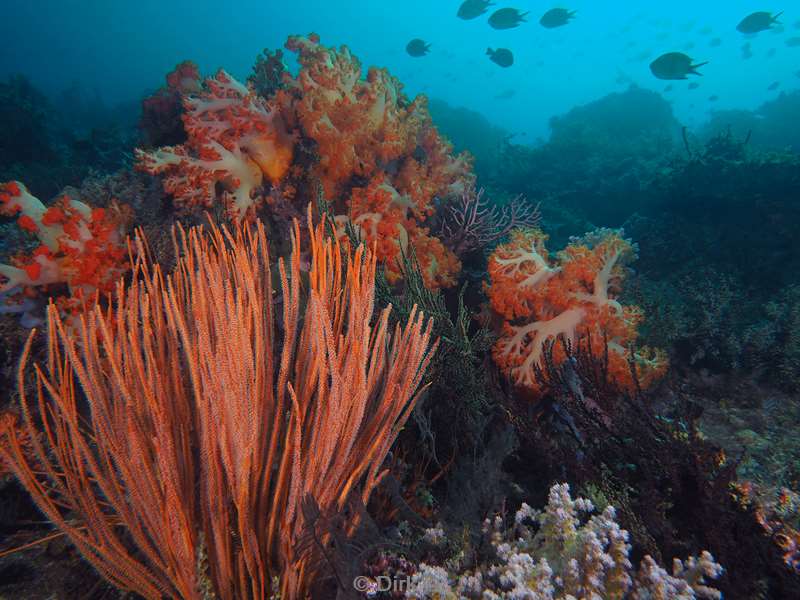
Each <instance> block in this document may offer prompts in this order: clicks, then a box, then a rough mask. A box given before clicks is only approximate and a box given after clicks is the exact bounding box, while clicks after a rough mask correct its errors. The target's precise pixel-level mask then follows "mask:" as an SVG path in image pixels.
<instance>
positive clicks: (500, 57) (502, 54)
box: [486, 48, 514, 67]
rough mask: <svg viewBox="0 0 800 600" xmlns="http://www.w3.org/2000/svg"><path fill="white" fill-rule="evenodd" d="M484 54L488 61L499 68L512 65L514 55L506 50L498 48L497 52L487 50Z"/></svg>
mask: <svg viewBox="0 0 800 600" xmlns="http://www.w3.org/2000/svg"><path fill="white" fill-rule="evenodd" d="M486 54H488V55H489V60H491V61H492V62H493V63H495V64H496V65H500V66H501V67H510V66H511V65H513V64H514V55H513V54H511V50H509V49H508V48H498V49H497V50H492V49H491V48H487V49H486Z"/></svg>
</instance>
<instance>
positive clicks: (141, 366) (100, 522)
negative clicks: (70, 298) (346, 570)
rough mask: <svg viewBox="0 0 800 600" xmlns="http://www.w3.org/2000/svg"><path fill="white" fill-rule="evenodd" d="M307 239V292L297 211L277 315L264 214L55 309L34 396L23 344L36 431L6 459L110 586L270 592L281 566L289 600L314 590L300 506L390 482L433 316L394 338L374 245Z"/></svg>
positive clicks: (412, 322) (339, 504) (12, 435)
mask: <svg viewBox="0 0 800 600" xmlns="http://www.w3.org/2000/svg"><path fill="white" fill-rule="evenodd" d="M310 216H311V215H310V212H309V219H310ZM309 230H310V237H311V261H310V262H311V267H310V271H309V273H308V290H309V291H308V294H307V297H306V299H305V301H301V296H303V295H302V294H301V291H300V290H301V287H305V285H304V283H303V281H302V280H301V270H300V248H299V238H300V231H299V226H298V224H297V222H295V225H294V229H293V232H292V245H293V251H292V254H291V257H290V259H289V261H288V264H285V263H284V262H283V260H280V261H279V262H278V271H279V278H280V281H281V290H282V309H281V310H280V312H281V315H280V317H279V316H278V315H276V314H275V306H276V303H275V302H274V300H275V299H274V297H273V295H274V294H275V293H276V291H275V290H273V288H272V283H271V282H272V277H271V271H270V259H269V255H268V250H267V240H266V235H265V231H264V227H263V226H262V224H261V223H260V222H257V223H256V224H254V225H252V226H249V227H247V228H245V227H243V226H239V227H237V228H236V229H235V230H234V231H233V232H229V231H228V230H227V229H225V228H222V229H218V228H216V227H213V226H212V227H211V232H210V234H206V233H204V232H203V231H202V230H201V229H199V228H193V229H190V230H189V231H188V233H185V232H184V231H183V230H178V232H177V234H176V240H177V242H176V243H177V249H178V250H179V251H180V256H181V257H180V258H179V259H178V264H177V267H176V269H175V271H174V272H173V273H172V274H171V275H164V274H163V273H162V272H161V270H160V268H159V266H158V265H156V266H150V265H148V264H147V263H146V262H145V261H144V260H139V262H138V263H137V265H136V269H135V272H134V278H133V282H132V283H131V284H130V286H129V287H127V288H126V287H125V286H124V284H123V283H122V282H120V283H119V284H118V289H117V297H116V303H115V305H114V306H115V307H114V308H113V309H112V310H110V311H109V312H107V313H104V312H103V311H101V310H100V309H96V310H95V311H94V312H93V313H91V314H90V315H87V316H84V317H82V319H81V327H80V330H79V331H78V332H77V333H74V332H73V330H72V329H70V328H67V327H65V325H64V324H63V322H62V321H61V319H60V318H59V316H58V314H57V312H56V311H55V310H53V309H52V307H51V309H50V314H49V317H50V318H49V320H48V338H47V339H48V350H49V358H48V361H47V364H46V365H44V366H39V365H36V366H35V367H34V372H35V375H36V398H35V399H31V398H30V397H29V392H28V391H27V390H28V388H27V386H26V384H25V381H24V379H25V372H26V368H25V364H26V362H27V359H28V356H29V354H30V350H31V345H32V343H33V339H34V336H33V335H31V337H30V338H29V340H28V343H27V344H26V347H25V351H24V354H23V358H22V361H21V366H20V370H19V375H18V378H19V390H20V395H21V409H22V410H21V412H22V421H23V424H22V432H23V433H27V436H25V437H22V436H21V434H20V429H19V428H12V427H8V428H6V429H5V430H4V431H3V438H2V441H3V443H2V444H0V454H2V457H3V459H4V460H5V461H6V462H7V463H8V464H9V465H10V466H11V468H12V469H13V471H14V473H15V475H16V476H17V477H18V478H19V480H20V481H21V483H22V485H23V486H24V487H25V488H26V489H27V490H28V491H29V492H30V494H31V495H32V497H33V499H34V501H35V502H36V504H37V505H38V506H39V508H40V509H41V510H42V512H43V513H44V514H45V515H47V517H48V518H49V519H50V520H51V521H52V522H53V523H54V524H55V525H56V526H57V527H59V528H60V529H61V530H62V531H64V532H65V533H66V534H67V535H68V536H69V538H70V539H71V540H72V542H73V543H74V544H75V545H76V547H77V548H78V549H79V550H80V552H81V553H82V554H83V556H85V557H86V558H87V560H89V562H91V564H92V565H94V567H95V568H96V569H97V570H98V571H99V572H100V573H101V574H102V575H103V576H104V577H105V578H106V579H108V580H109V581H111V582H112V583H114V584H115V585H116V586H118V587H120V588H122V589H125V590H131V591H135V592H136V593H138V594H140V595H142V596H143V597H145V598H152V599H159V598H162V597H170V598H187V599H189V598H191V599H199V598H203V597H207V596H206V595H204V594H205V592H203V591H202V590H203V589H204V587H205V588H207V587H208V586H211V591H212V593H213V594H215V595H216V597H218V598H221V599H222V600H243V599H248V598H253V599H265V598H268V597H270V593H271V590H270V587H271V583H272V582H273V579H274V578H275V577H277V578H279V580H280V587H281V594H282V595H281V597H282V598H286V599H287V600H289V599H295V598H302V597H305V595H306V593H307V591H308V586H309V584H310V582H311V581H312V580H313V579H314V578H315V575H317V573H316V569H317V568H318V565H319V564H320V562H321V561H319V560H317V559H318V558H319V557H315V556H309V555H308V554H298V551H297V548H298V539H299V538H300V537H301V535H302V534H303V532H304V522H303V517H302V513H301V511H300V504H301V501H303V499H304V498H306V497H307V495H309V494H311V495H313V498H314V499H315V500H316V502H317V503H318V504H319V506H320V508H321V509H322V510H324V511H337V510H341V509H342V508H343V507H344V505H345V502H346V501H347V499H348V497H349V496H350V495H351V494H358V495H359V496H360V499H361V500H362V501H364V502H366V500H367V499H368V498H369V496H370V493H371V492H372V491H373V489H374V488H375V486H376V485H377V484H378V482H379V481H380V480H381V478H382V476H383V475H384V471H382V470H381V465H382V463H383V462H384V459H385V457H386V455H387V453H388V451H389V448H390V446H391V444H392V442H393V440H394V439H395V437H396V435H397V433H398V431H399V430H400V428H401V427H402V426H403V424H404V423H405V421H406V419H407V418H408V417H409V414H410V412H411V410H412V408H413V406H414V403H415V401H416V398H417V396H416V391H417V389H418V388H419V385H420V382H421V379H422V377H423V374H424V371H425V369H426V367H427V365H428V362H429V360H430V357H431V354H432V353H433V352H434V351H435V344H433V347H432V345H431V340H430V335H431V333H430V332H431V323H430V322H428V324H427V326H424V325H423V320H424V319H423V316H422V315H421V314H420V313H418V312H416V311H412V315H411V316H410V317H409V320H408V322H407V324H406V326H405V327H404V328H401V327H400V326H399V325H398V326H397V327H396V328H395V330H394V333H392V332H391V331H390V330H389V324H388V318H389V312H390V310H391V309H390V308H387V309H385V310H384V311H382V312H381V313H380V315H378V317H377V320H376V321H375V322H374V324H373V321H372V314H373V295H374V275H375V264H376V257H375V255H374V253H373V252H371V251H369V250H365V249H364V247H363V246H360V247H359V248H357V249H356V250H355V252H354V253H351V254H347V258H346V260H345V259H344V258H343V257H342V255H343V252H342V248H341V247H340V246H339V245H338V243H337V242H336V241H335V240H331V239H325V238H324V237H323V230H324V229H323V226H322V225H320V226H318V227H317V228H312V227H309ZM140 245H142V243H141V242H140ZM142 254H143V253H140V256H141V255H142ZM301 307H302V308H301ZM303 310H304V315H303V316H302V317H301V312H303ZM34 405H36V408H37V409H38V415H39V416H38V417H37V416H35V415H34ZM31 444H32V446H33V449H32V452H31V451H30V449H29V448H28V447H26V445H28V446H30V445H31ZM198 565H200V566H198Z"/></svg>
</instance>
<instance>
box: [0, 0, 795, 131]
mask: <svg viewBox="0 0 800 600" xmlns="http://www.w3.org/2000/svg"><path fill="white" fill-rule="evenodd" d="M3 4H4V5H5V7H4V12H5V13H6V19H7V20H6V24H5V26H4V27H3V29H4V32H3V42H2V45H3V52H2V53H0V77H2V78H5V76H7V75H8V74H11V73H23V74H24V75H26V76H27V77H28V78H29V79H30V80H31V81H32V82H33V83H34V84H35V85H36V86H37V87H39V88H41V89H43V90H44V91H46V92H48V93H50V94H57V93H58V92H59V91H61V90H63V89H65V88H67V87H69V86H70V85H72V84H73V83H75V82H77V83H78V84H79V86H80V87H81V88H82V89H84V90H85V91H86V93H87V95H94V94H95V92H97V93H98V94H99V96H100V97H101V98H102V99H103V100H104V102H105V103H107V104H109V105H113V104H115V103H120V102H130V101H135V100H138V99H139V98H141V97H142V96H143V95H144V94H145V93H146V92H147V91H150V90H153V89H155V88H157V87H158V86H159V85H161V84H162V82H163V77H164V74H165V73H167V72H168V71H169V70H171V68H172V67H173V66H174V65H175V64H176V63H178V62H180V61H182V60H184V59H191V60H194V61H195V62H197V63H198V64H199V65H200V67H201V70H202V71H203V72H204V73H209V72H212V71H213V70H215V69H217V68H219V67H224V68H225V69H227V70H228V71H229V72H231V73H232V74H233V75H234V76H236V77H239V78H244V77H246V75H247V74H248V73H249V71H250V68H251V66H252V64H253V61H254V58H255V56H256V55H257V54H258V53H259V52H260V51H261V50H262V49H263V48H277V47H281V46H282V45H283V43H284V41H285V39H286V36H287V35H289V34H294V33H301V34H306V33H309V32H311V31H315V32H317V33H319V34H320V35H321V37H322V43H323V44H326V45H337V46H338V45H339V44H347V45H348V46H349V47H350V48H351V50H352V51H353V52H354V53H355V54H356V55H357V56H358V57H360V58H361V59H362V62H363V63H364V64H365V66H366V65H371V64H375V65H379V66H386V67H388V68H389V69H390V70H391V71H392V72H393V73H394V74H395V75H397V76H398V77H399V78H400V79H401V81H403V82H404V83H405V84H406V86H407V91H408V92H409V93H410V94H415V93H417V92H424V93H427V94H429V95H431V96H435V97H438V98H441V99H443V100H445V101H447V102H448V103H450V104H454V105H460V106H465V107H468V108H471V109H474V110H478V111H480V112H481V113H483V114H485V115H486V116H487V117H488V118H489V119H490V120H491V121H493V122H494V123H496V124H498V125H500V126H502V127H504V128H506V129H508V130H510V131H512V132H515V133H518V134H525V135H526V137H525V138H517V139H518V141H523V140H524V139H527V140H530V141H532V140H534V139H536V138H537V137H541V136H546V134H547V121H548V119H549V118H550V117H551V116H553V115H555V114H560V113H563V112H566V111H567V110H568V109H569V108H571V107H572V106H574V105H576V104H582V103H585V102H588V101H591V100H593V99H596V98H599V97H601V96H603V95H605V94H607V93H609V92H611V91H615V90H623V89H626V88H627V87H628V85H630V84H631V83H635V84H636V85H639V86H641V87H645V88H649V89H653V90H657V91H662V90H663V89H664V88H665V86H666V85H667V84H668V83H669V82H663V81H659V80H656V79H655V78H654V77H653V76H652V75H651V73H650V71H649V69H648V65H649V63H650V61H652V60H653V59H654V58H655V57H656V56H658V55H659V54H661V53H663V52H668V51H684V52H686V53H687V54H689V55H690V56H691V57H693V58H695V59H696V60H698V61H710V62H709V64H708V65H706V66H705V67H703V68H702V69H701V71H702V72H703V75H704V76H703V77H702V78H697V80H698V82H699V83H700V87H699V88H698V89H696V90H688V89H687V83H686V82H677V83H676V84H675V85H674V90H673V91H672V92H671V93H668V94H665V95H666V97H668V98H669V99H670V100H671V101H673V102H674V107H675V112H676V115H677V116H678V118H679V119H680V120H681V121H682V122H684V123H685V124H688V125H690V126H695V125H699V124H701V123H702V122H703V121H704V120H705V119H706V118H707V117H708V112H709V110H711V109H712V108H718V109H729V108H743V109H749V110H752V109H754V108H756V107H757V106H759V105H760V104H761V103H763V102H764V101H766V100H769V99H771V98H774V97H775V96H777V95H778V94H779V93H781V91H787V90H792V89H795V88H797V87H798V86H800V79H799V78H798V77H797V76H796V75H795V72H796V71H798V69H800V47H788V46H786V43H785V42H786V40H787V39H789V38H792V37H796V36H800V6H795V8H794V9H792V6H791V5H792V4H793V3H789V2H787V3H784V5H783V6H766V5H764V4H763V3H761V2H753V1H744V0H738V1H727V0H726V1H716V2H696V1H695V2H688V1H685V0H674V1H671V2H650V1H647V2H642V1H640V2H598V1H596V0H594V1H579V0H574V1H572V2H569V3H566V4H563V5H562V6H565V7H568V8H570V9H574V10H577V11H578V13H577V17H576V19H575V20H574V21H573V22H572V23H570V24H569V25H568V26H566V27H563V28H560V29H556V30H546V29H544V28H542V27H541V26H540V25H539V24H538V19H539V16H540V15H541V14H542V13H543V12H544V11H545V10H547V9H549V8H551V7H552V5H551V4H550V3H549V2H546V3H545V2H534V1H526V0H518V1H516V2H511V3H500V4H499V5H498V6H497V7H492V8H491V9H490V12H491V10H494V9H495V8H498V7H499V6H514V7H516V8H519V9H520V10H527V11H531V14H530V15H529V22H528V23H525V24H523V25H522V26H520V27H518V28H516V29H513V30H505V31H496V30H493V29H491V28H490V27H489V26H488V24H487V22H486V21H487V17H488V14H487V15H484V16H483V17H480V18H478V19H475V20H473V21H463V20H460V19H458V18H457V17H456V16H455V14H456V10H457V8H458V6H459V4H460V1H458V0H416V1H406V2H401V1H397V0H374V1H371V2H356V1H340V2H332V1H328V2H323V1H311V2H309V1H303V2H288V1H287V2H274V1H268V0H260V1H256V0H246V1H239V2H219V1H209V0H195V1H189V0H175V1H169V2H166V1H164V0H138V1H136V2H122V1H119V2H117V1H108V0H69V1H67V0H36V1H30V0H23V1H10V0H4V2H3ZM781 9H786V10H787V12H786V13H785V14H784V15H783V17H782V18H781V21H782V22H783V23H784V26H783V27H781V28H777V29H775V30H773V31H767V32H762V33H760V34H758V35H755V36H743V35H742V34H740V33H738V32H737V31H736V29H735V27H736V24H737V23H738V22H739V21H740V20H741V18H742V17H744V16H745V15H747V14H748V13H750V12H752V11H756V10H772V11H776V12H777V11H779V10H781ZM709 30H710V31H709ZM415 37H419V38H423V39H425V40H426V41H428V42H429V43H431V45H432V46H431V52H430V54H429V55H428V56H426V57H424V58H412V57H410V56H408V55H407V54H406V53H405V45H406V43H407V42H408V40H409V39H411V38H415ZM715 37H719V38H720V40H721V45H720V46H718V47H711V46H710V40H711V39H712V38H715ZM746 42H749V43H750V45H751V49H752V54H753V56H752V58H750V59H749V60H743V59H742V58H741V47H742V45H743V44H744V43H746ZM689 44H694V47H692V48H690V49H688V48H689V46H688V45H689ZM487 47H493V48H496V47H506V48H509V49H511V50H512V51H513V52H514V55H515V64H514V66H513V67H511V68H509V69H502V68H500V67H498V66H496V65H494V64H493V63H491V62H490V61H489V59H488V57H487V56H486V55H485V52H486V48H487ZM771 49H774V56H772V57H769V56H768V53H769V52H770V50H771ZM776 81H778V82H780V87H779V88H778V89H777V90H774V91H768V90H767V87H768V86H770V84H772V83H773V82H776ZM507 90H514V91H515V95H514V96H513V97H512V98H510V99H507V100H497V99H495V96H497V95H498V94H500V93H502V92H505V91H507ZM712 95H715V96H718V97H719V100H718V101H717V102H716V103H712V102H710V101H709V100H708V98H709V97H710V96H712Z"/></svg>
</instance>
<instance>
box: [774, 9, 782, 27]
mask: <svg viewBox="0 0 800 600" xmlns="http://www.w3.org/2000/svg"><path fill="white" fill-rule="evenodd" d="M782 14H783V11H781V12H779V13H778V14H776V15H775V16H774V17H772V22H773V23H777V24H778V25H780V24H781V22H780V21H778V17H780V16H781V15H782Z"/></svg>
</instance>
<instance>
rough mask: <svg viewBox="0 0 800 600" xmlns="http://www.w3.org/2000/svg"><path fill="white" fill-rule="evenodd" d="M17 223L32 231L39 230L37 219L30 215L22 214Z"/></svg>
mask: <svg viewBox="0 0 800 600" xmlns="http://www.w3.org/2000/svg"><path fill="white" fill-rule="evenodd" d="M17 224H18V225H19V226H20V228H22V229H24V230H25V231H30V232H32V233H36V232H37V231H38V230H39V226H38V225H37V224H36V221H34V220H33V219H32V218H30V217H29V216H28V215H22V216H21V217H20V218H19V219H18V220H17Z"/></svg>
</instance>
